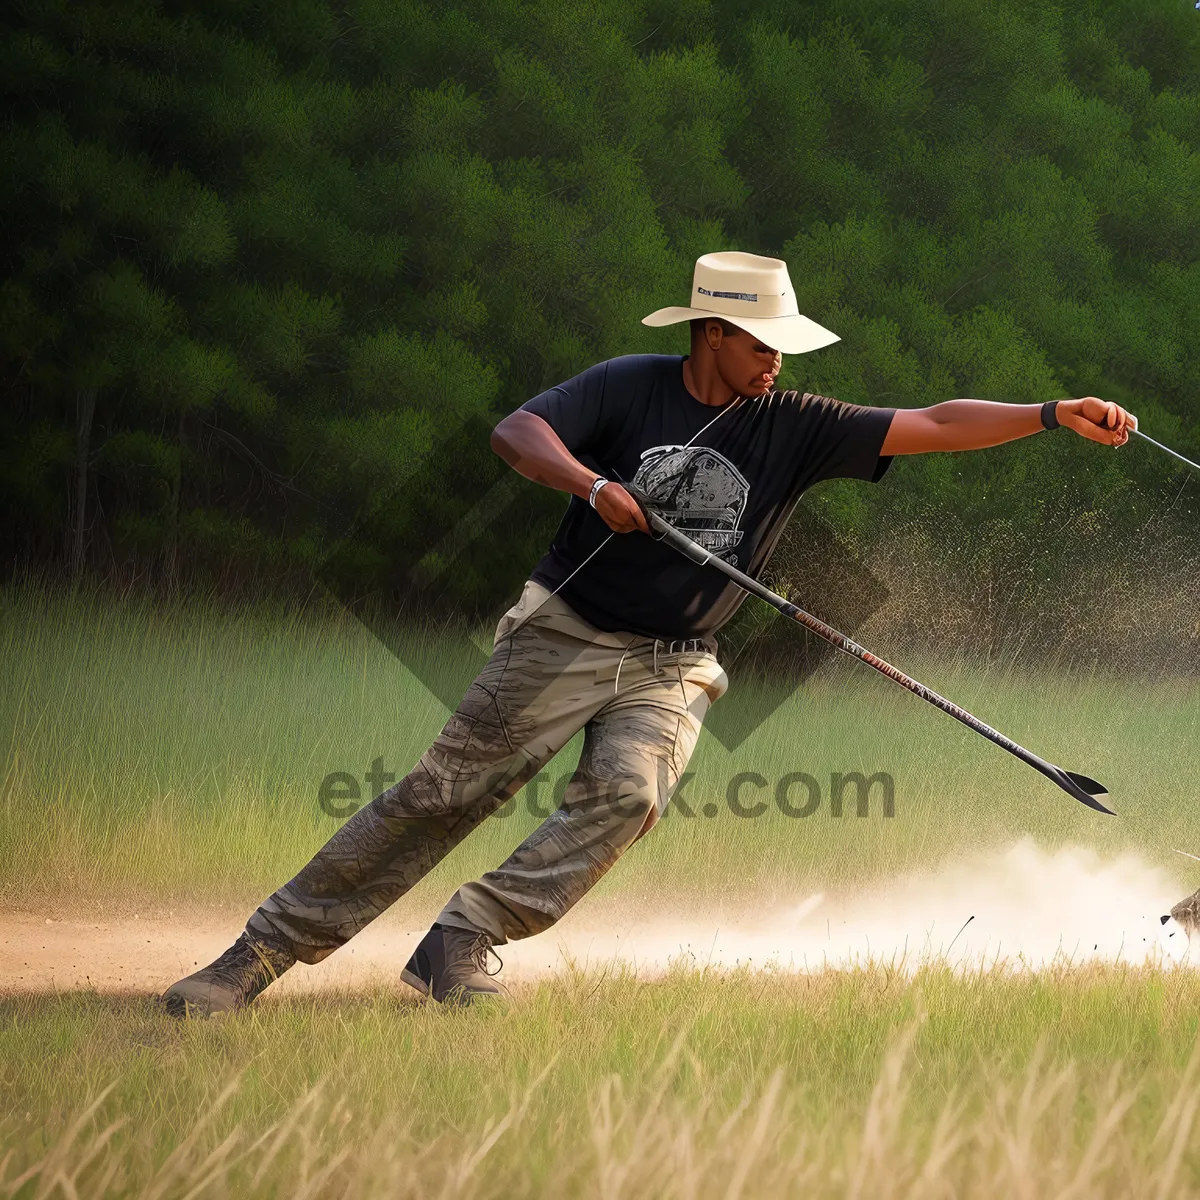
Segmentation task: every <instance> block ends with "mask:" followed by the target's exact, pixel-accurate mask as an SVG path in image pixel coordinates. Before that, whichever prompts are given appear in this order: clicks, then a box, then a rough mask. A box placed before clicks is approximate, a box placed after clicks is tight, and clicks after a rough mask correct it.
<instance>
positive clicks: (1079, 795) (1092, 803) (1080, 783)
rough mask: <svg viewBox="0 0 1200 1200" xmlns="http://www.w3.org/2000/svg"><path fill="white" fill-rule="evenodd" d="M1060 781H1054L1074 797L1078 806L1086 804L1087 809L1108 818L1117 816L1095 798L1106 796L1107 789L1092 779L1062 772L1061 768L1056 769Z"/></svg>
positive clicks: (1071, 772)
mask: <svg viewBox="0 0 1200 1200" xmlns="http://www.w3.org/2000/svg"><path fill="white" fill-rule="evenodd" d="M1058 773H1059V775H1061V776H1062V778H1061V779H1056V780H1055V782H1056V783H1057V784H1058V786H1059V787H1061V788H1062V790H1063V791H1064V792H1066V793H1067V794H1068V795H1071V796H1074V797H1075V799H1076V800H1078V801H1079V803H1080V804H1086V805H1087V806H1088V808H1092V809H1095V810H1096V812H1102V813H1107V814H1108V815H1109V816H1110V817H1115V816H1116V815H1117V814H1116V813H1115V812H1113V810H1112V809H1111V808H1106V807H1105V806H1104V805H1103V804H1101V803H1100V801H1099V800H1097V799H1096V797H1097V796H1107V795H1108V788H1106V787H1105V786H1104V784H1102V783H1097V782H1096V781H1095V780H1094V779H1089V778H1088V777H1087V776H1086V775H1078V774H1076V773H1075V772H1074V771H1064V770H1063V769H1062V768H1061V767H1059V768H1058Z"/></svg>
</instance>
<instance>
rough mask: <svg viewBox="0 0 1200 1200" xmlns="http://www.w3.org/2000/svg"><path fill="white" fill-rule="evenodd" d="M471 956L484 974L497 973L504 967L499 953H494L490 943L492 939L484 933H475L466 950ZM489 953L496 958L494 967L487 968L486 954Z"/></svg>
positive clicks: (494, 950) (494, 948) (494, 949)
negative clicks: (468, 948) (469, 946)
mask: <svg viewBox="0 0 1200 1200" xmlns="http://www.w3.org/2000/svg"><path fill="white" fill-rule="evenodd" d="M467 953H468V954H470V956H471V961H472V962H473V963H474V964H475V966H476V967H477V968H478V969H479V970H480V971H481V972H482V973H483V974H484V975H499V974H500V971H501V970H502V969H503V967H504V962H503V960H502V959H501V958H500V955H499V954H497V953H496V947H495V946H493V945H492V939H491V938H490V937H488V935H487V934H486V933H477V934H476V935H475V940H474V941H473V942H472V943H471V948H470V950H469V951H468V952H467ZM489 954H490V955H491V956H492V957H493V958H494V959H495V960H496V969H495V970H494V971H489V970H488V955H489Z"/></svg>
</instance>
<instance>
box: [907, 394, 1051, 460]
mask: <svg viewBox="0 0 1200 1200" xmlns="http://www.w3.org/2000/svg"><path fill="white" fill-rule="evenodd" d="M925 412H926V414H927V415H928V417H929V419H930V421H932V422H933V423H934V424H935V425H937V426H938V427H939V430H940V433H941V436H942V437H943V438H944V439H945V445H943V446H942V449H944V450H984V449H986V448H987V447H988V446H1000V445H1003V444H1004V443H1005V442H1013V441H1016V440H1017V439H1018V438H1023V437H1030V436H1031V435H1032V434H1035V433H1041V432H1042V430H1043V428H1044V426H1043V425H1042V406H1041V405H1040V404H1002V403H997V402H995V401H991V400H946V401H944V402H943V403H942V404H935V405H934V406H933V407H932V408H928V409H926V410H925Z"/></svg>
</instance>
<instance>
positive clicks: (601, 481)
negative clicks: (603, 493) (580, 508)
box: [588, 475, 610, 508]
mask: <svg viewBox="0 0 1200 1200" xmlns="http://www.w3.org/2000/svg"><path fill="white" fill-rule="evenodd" d="M608 482H610V481H609V480H607V479H605V478H604V476H603V475H597V476H596V482H595V483H593V484H592V491H591V494H590V495H589V496H588V503H589V504H590V505H591V506H592V507H593V508H595V507H596V496H597V494H598V493H599V491H600V489H601V488H602V487H603V486H604V485H605V484H606V483H608Z"/></svg>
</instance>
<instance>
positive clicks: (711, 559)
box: [645, 509, 1110, 812]
mask: <svg viewBox="0 0 1200 1200" xmlns="http://www.w3.org/2000/svg"><path fill="white" fill-rule="evenodd" d="M645 511H646V516H647V519H648V520H649V522H650V527H651V529H652V530H653V531H654V534H655V535H656V536H657V540H659V541H662V542H666V543H667V544H668V545H669V546H671V547H672V548H673V549H675V550H677V551H679V552H680V553H681V554H683V555H684V556H686V557H687V558H689V559H691V560H692V561H693V562H695V563H697V564H699V565H709V566H713V567H716V569H717V570H718V571H720V572H721V573H722V574H724V575H727V576H728V577H729V578H730V579H732V580H733V581H734V583H736V584H737V585H738V586H739V587H741V588H742V589H743V590H745V591H747V592H749V593H750V594H751V595H752V596H757V597H758V598H759V599H760V600H765V601H766V602H767V603H768V604H770V605H771V606H772V607H773V608H774V609H776V610H777V611H778V612H780V613H782V614H783V615H784V616H785V617H790V618H791V619H792V620H793V621H795V622H796V623H797V624H799V625H802V626H803V627H804V628H805V629H807V630H809V631H810V632H811V633H815V634H816V635H817V637H819V638H823V639H824V640H825V641H827V642H829V644H830V645H832V646H836V647H837V649H839V650H841V651H842V652H843V653H844V654H848V655H850V656H851V657H853V658H857V659H858V660H859V661H860V662H864V663H866V664H867V666H869V667H872V668H874V670H876V671H878V672H879V673H880V674H881V675H886V676H887V678H888V679H890V680H891V681H892V682H893V683H898V684H899V685H900V686H901V687H903V688H906V689H907V690H908V691H910V692H912V694H913V695H914V696H919V697H920V698H921V699H922V700H924V701H926V702H927V703H929V704H932V705H933V706H934V707H935V708H940V709H941V710H942V712H944V713H946V714H948V715H949V716H951V717H953V718H954V719H955V720H956V721H959V722H961V723H962V724H963V725H966V726H967V728H968V729H973V730H974V731H975V732H976V733H978V734H982V736H983V737H985V738H987V739H988V740H989V741H991V742H994V743H995V744H996V745H997V746H1000V747H1001V748H1002V749H1004V750H1007V751H1008V752H1009V754H1012V755H1015V756H1016V757H1017V758H1019V759H1020V760H1021V761H1022V762H1024V763H1027V764H1028V765H1029V766H1031V767H1033V768H1034V770H1036V771H1039V772H1041V774H1043V775H1045V776H1046V778H1047V779H1049V780H1051V781H1052V782H1053V783H1055V784H1057V785H1058V786H1059V787H1060V788H1062V789H1063V790H1064V791H1065V792H1067V793H1068V795H1071V796H1073V797H1074V798H1075V799H1077V800H1079V801H1081V802H1082V803H1084V804H1086V805H1088V807H1090V808H1094V809H1096V810H1097V811H1100V812H1109V811H1110V810H1109V809H1107V808H1105V807H1104V806H1103V805H1101V804H1099V802H1098V801H1096V800H1095V799H1094V798H1092V797H1091V796H1089V795H1087V794H1086V793H1084V792H1082V791H1081V790H1080V789H1079V788H1078V787H1077V786H1076V785H1075V784H1074V783H1073V782H1072V781H1071V780H1070V779H1069V778H1068V777H1067V772H1065V771H1063V770H1062V768H1061V767H1057V766H1055V765H1054V764H1053V763H1050V762H1047V761H1046V760H1045V759H1044V758H1041V757H1039V756H1038V755H1036V754H1034V753H1033V751H1031V750H1026V749H1025V747H1024V746H1022V745H1020V744H1018V743H1017V742H1014V741H1013V740H1012V738H1009V737H1006V736H1005V735H1004V734H1002V733H1001V732H1000V731H999V730H997V729H993V728H992V727H991V726H990V725H988V724H986V723H985V722H983V721H981V720H980V719H979V718H978V717H976V716H974V715H973V714H972V713H969V712H967V710H966V709H965V708H960V707H959V706H958V705H957V704H955V703H953V701H950V700H947V699H946V697H945V696H942V695H939V694H938V693H937V692H935V691H934V690H933V689H932V688H930V687H926V686H925V684H923V683H919V682H918V681H917V680H915V679H913V678H912V676H910V675H906V674H905V673H904V672H903V671H901V670H900V669H899V668H897V667H893V666H892V664H891V663H889V662H885V661H884V660H883V659H882V658H880V657H879V656H878V655H875V654H872V653H871V652H870V651H869V650H867V649H865V648H864V647H862V646H860V645H859V644H858V643H857V642H855V641H853V640H852V639H851V638H848V637H847V636H846V635H845V634H844V633H839V632H838V631H837V630H836V629H834V628H833V627H832V626H831V625H826V624H825V622H824V621H822V620H820V619H819V618H818V617H814V616H813V615H812V614H811V613H808V612H805V611H804V609H802V608H799V607H798V606H797V605H795V604H793V603H792V602H791V601H790V600H785V599H784V598H783V597H782V596H780V595H778V594H777V593H775V592H773V591H771V589H770V588H768V587H766V586H764V585H763V584H761V583H759V581H758V580H757V579H754V578H752V577H751V576H749V575H747V574H746V573H745V572H744V571H739V570H738V569H737V568H736V567H734V566H731V565H730V564H729V563H727V562H725V560H724V559H722V558H718V557H717V556H716V555H714V554H711V553H710V552H709V551H707V550H705V549H704V548H703V547H702V546H699V545H697V544H696V543H695V542H693V541H692V540H691V538H689V537H687V536H686V535H685V534H682V533H680V532H679V530H677V529H676V528H675V527H674V526H673V525H671V524H670V523H669V522H668V521H666V520H665V519H664V518H663V517H661V516H660V515H659V514H658V513H656V512H654V511H652V510H649V509H646V510H645Z"/></svg>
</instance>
